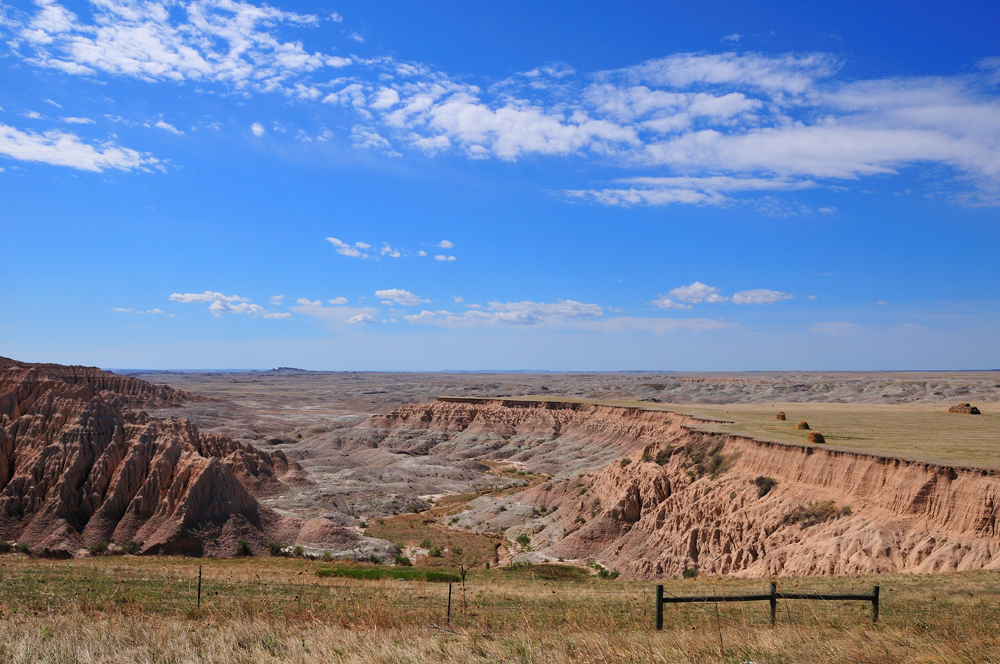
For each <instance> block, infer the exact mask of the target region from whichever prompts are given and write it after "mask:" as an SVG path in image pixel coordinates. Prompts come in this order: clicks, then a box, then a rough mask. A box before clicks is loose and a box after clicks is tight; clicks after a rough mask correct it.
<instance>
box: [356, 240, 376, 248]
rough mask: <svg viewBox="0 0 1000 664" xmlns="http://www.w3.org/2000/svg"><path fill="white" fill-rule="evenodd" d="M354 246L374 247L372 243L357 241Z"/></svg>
mask: <svg viewBox="0 0 1000 664" xmlns="http://www.w3.org/2000/svg"><path fill="white" fill-rule="evenodd" d="M354 246H355V247H357V248H358V249H371V248H372V246H371V245H370V244H368V243H367V242H355V243H354Z"/></svg>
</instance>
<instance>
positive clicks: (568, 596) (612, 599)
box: [0, 555, 1000, 664]
mask: <svg viewBox="0 0 1000 664" xmlns="http://www.w3.org/2000/svg"><path fill="white" fill-rule="evenodd" d="M199 564H201V565H204V583H203V598H202V610H201V611H198V610H196V609H195V605H196V586H195V579H196V575H197V567H198V565H199ZM329 567H330V566H329V565H324V564H322V563H311V562H305V561H301V560H291V559H274V558H254V559H242V560H200V561H199V560H190V559H181V558H133V557H120V558H101V559H90V560H76V561H48V560H33V559H28V558H26V557H24V556H20V555H8V556H2V557H0V662H4V663H5V664H6V663H8V662H10V663H20V662H112V661H113V662H164V663H167V662H220V663H221V662H226V663H229V662H302V663H311V662H317V663H318V662H345V663H347V662H352V663H353V662H357V663H375V662H553V663H558V662H720V661H721V662H747V661H754V662H758V663H759V664H763V663H764V662H788V663H791V662H1000V654H998V653H1000V595H998V593H1000V574H998V573H995V572H974V573H955V574H945V575H936V576H916V575H893V576H884V577H878V578H875V577H868V578H846V577H838V578H810V579H787V580H779V587H780V588H783V589H787V590H793V589H794V590H798V591H801V592H814V591H819V590H825V591H829V592H844V591H849V590H853V591H867V590H868V589H869V588H870V587H871V585H872V583H880V584H881V586H882V598H883V602H882V615H881V619H880V623H879V624H878V625H875V626H873V625H872V624H871V618H870V607H869V606H867V605H865V604H862V603H830V602H802V601H800V602H780V603H779V606H778V625H777V626H776V627H774V628H772V627H770V626H769V625H768V618H767V604H766V603H761V604H738V605H737V604H729V605H720V606H719V611H718V613H716V610H715V607H714V606H694V605H675V606H668V607H667V609H666V611H665V615H664V617H665V626H666V629H665V630H664V631H663V632H660V633H657V632H655V631H654V630H653V629H652V620H653V602H652V599H653V590H652V589H653V584H649V583H631V582H622V581H609V580H601V579H599V578H597V577H596V576H589V575H585V574H575V575H574V574H568V573H567V574H551V573H547V570H546V569H545V568H544V567H534V568H532V567H526V568H523V569H519V570H515V571H502V570H501V571H492V570H491V571H490V572H483V571H476V572H473V573H470V574H469V576H468V579H467V583H466V586H465V590H464V592H463V591H462V588H461V584H456V586H454V589H453V590H454V594H453V599H452V617H451V623H450V624H449V623H447V616H446V607H447V591H448V587H447V584H440V583H428V582H426V581H424V580H419V579H410V580H404V581H398V580H397V579H396V578H393V579H381V580H366V579H363V578H360V579H359V578H350V577H343V576H339V577H338V576H333V577H323V576H319V575H318V574H317V571H319V570H322V569H328V568H329ZM356 569H366V568H365V567H358V568H356ZM417 569H419V568H417ZM399 571H400V572H402V571H403V570H399ZM549 571H551V570H549ZM401 576H402V575H401ZM404 578H406V577H404ZM665 585H666V591H667V593H668V594H678V595H679V594H712V593H715V592H717V593H718V594H736V593H743V592H746V591H751V590H756V591H762V590H763V589H764V588H765V587H766V581H764V580H759V579H757V580H724V581H723V580H719V579H710V578H709V579H707V578H705V577H701V578H698V579H696V580H695V579H692V580H673V581H666V582H665Z"/></svg>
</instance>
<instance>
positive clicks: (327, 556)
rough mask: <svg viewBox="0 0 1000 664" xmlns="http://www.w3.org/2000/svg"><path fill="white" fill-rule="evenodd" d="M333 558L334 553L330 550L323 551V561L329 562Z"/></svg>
mask: <svg viewBox="0 0 1000 664" xmlns="http://www.w3.org/2000/svg"><path fill="white" fill-rule="evenodd" d="M331 560H333V554H332V553H330V552H329V551H324V552H323V562H324V563H328V562H330V561H331Z"/></svg>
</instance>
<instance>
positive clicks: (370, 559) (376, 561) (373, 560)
mask: <svg viewBox="0 0 1000 664" xmlns="http://www.w3.org/2000/svg"><path fill="white" fill-rule="evenodd" d="M368 562H370V563H371V564H372V565H381V564H382V559H381V558H379V557H378V556H376V555H375V554H374V553H373V554H371V555H370V556H368Z"/></svg>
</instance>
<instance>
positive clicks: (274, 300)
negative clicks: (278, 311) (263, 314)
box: [271, 295, 285, 306]
mask: <svg viewBox="0 0 1000 664" xmlns="http://www.w3.org/2000/svg"><path fill="white" fill-rule="evenodd" d="M284 299H285V296H284V295H272V296H271V304H273V305H274V306H279V305H280V304H281V301H282V300H284Z"/></svg>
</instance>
